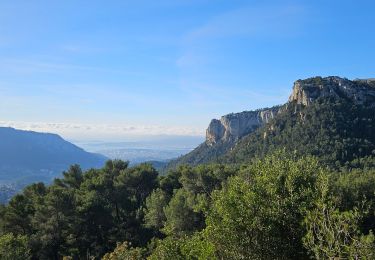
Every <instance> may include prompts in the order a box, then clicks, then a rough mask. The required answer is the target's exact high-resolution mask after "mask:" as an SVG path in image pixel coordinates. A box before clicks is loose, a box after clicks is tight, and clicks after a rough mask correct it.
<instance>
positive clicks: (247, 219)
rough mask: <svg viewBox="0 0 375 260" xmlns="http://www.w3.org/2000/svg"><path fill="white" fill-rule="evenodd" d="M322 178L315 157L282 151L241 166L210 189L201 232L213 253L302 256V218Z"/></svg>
mask: <svg viewBox="0 0 375 260" xmlns="http://www.w3.org/2000/svg"><path fill="white" fill-rule="evenodd" d="M325 181H326V179H325V178H324V175H323V170H322V169H321V168H320V167H319V166H318V163H317V161H316V160H314V159H312V158H304V159H299V160H297V159H294V158H288V157H287V156H286V154H285V153H277V154H275V155H273V156H269V157H266V158H265V159H264V160H262V161H257V162H256V163H254V164H253V165H250V166H249V167H244V168H243V169H242V170H241V174H240V175H239V176H236V177H234V178H231V179H230V181H229V183H228V185H226V186H225V187H224V189H223V190H221V191H217V192H214V200H213V206H212V208H211V210H210V212H209V215H208V217H207V228H206V230H205V232H206V236H207V239H208V240H210V241H211V242H212V243H213V244H214V246H215V251H216V254H217V256H218V258H225V259H302V258H305V257H306V250H305V249H304V247H303V245H302V237H303V235H304V227H303V226H302V225H301V223H302V220H303V218H304V213H305V212H306V211H307V210H308V209H310V208H311V207H312V206H313V204H314V201H315V199H316V196H317V194H319V193H320V192H321V191H320V189H321V186H322V185H324V183H325Z"/></svg>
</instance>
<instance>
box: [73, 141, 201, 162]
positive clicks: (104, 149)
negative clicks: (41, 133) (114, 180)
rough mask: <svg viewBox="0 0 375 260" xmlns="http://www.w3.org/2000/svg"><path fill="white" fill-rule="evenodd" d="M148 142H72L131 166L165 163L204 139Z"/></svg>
mask: <svg viewBox="0 0 375 260" xmlns="http://www.w3.org/2000/svg"><path fill="white" fill-rule="evenodd" d="M145 139H149V140H144V141H132V142H121V141H118V142H114V141H111V142H105V141H91V142H80V141H72V142H73V143H75V144H77V145H78V146H80V147H82V148H83V149H85V150H86V151H89V152H93V153H99V154H102V155H104V156H106V157H108V158H111V159H121V160H125V161H129V162H130V163H131V164H137V163H142V162H146V161H161V162H166V161H168V160H171V159H175V158H177V157H180V156H182V155H185V154H187V153H189V152H191V151H192V150H193V149H194V148H195V147H197V146H198V145H199V144H200V143H202V142H203V141H204V137H199V136H197V137H194V136H192V137H189V136H181V137H178V136H167V137H163V136H157V137H153V138H145Z"/></svg>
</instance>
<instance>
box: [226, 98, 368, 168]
mask: <svg viewBox="0 0 375 260" xmlns="http://www.w3.org/2000/svg"><path fill="white" fill-rule="evenodd" d="M374 129H375V108H373V107H367V106H363V105H357V104H354V103H352V102H348V101H347V100H345V99H333V98H327V99H323V98H320V99H319V100H316V101H315V102H314V103H313V104H311V105H309V106H304V105H297V104H296V103H289V104H288V105H287V106H286V107H285V109H284V111H282V112H281V113H279V115H278V116H277V117H275V118H274V119H273V120H272V121H271V122H270V123H268V124H267V125H265V126H263V127H261V128H259V129H258V130H257V131H256V132H254V133H252V134H250V135H248V136H246V137H245V138H243V139H241V140H240V141H239V142H238V143H237V144H236V146H235V147H234V148H233V150H232V151H230V152H229V153H228V154H227V155H226V156H225V158H226V160H227V161H229V162H245V161H249V160H251V159H252V158H254V157H259V156H260V157H262V156H264V155H265V154H267V153H269V152H271V151H273V150H275V149H281V148H285V149H286V150H287V151H290V152H296V153H297V154H300V155H307V154H310V155H315V156H317V157H318V158H320V159H321V160H322V161H323V162H325V163H326V164H328V165H331V166H335V165H336V166H339V165H343V164H345V163H347V162H350V161H353V160H355V159H358V158H361V157H365V156H372V155H375V131H374Z"/></svg>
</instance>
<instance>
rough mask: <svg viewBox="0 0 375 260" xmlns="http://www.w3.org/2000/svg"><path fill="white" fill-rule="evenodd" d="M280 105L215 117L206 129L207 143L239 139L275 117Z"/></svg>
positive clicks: (212, 143)
mask: <svg viewBox="0 0 375 260" xmlns="http://www.w3.org/2000/svg"><path fill="white" fill-rule="evenodd" d="M278 110H279V107H273V108H270V109H263V110H257V111H244V112H241V113H235V114H233V113H232V114H229V115H225V116H222V117H221V118H220V120H217V119H213V120H212V121H211V123H210V125H209V126H208V128H207V130H206V144H208V145H214V144H216V143H218V142H230V141H237V140H238V139H239V138H241V137H243V136H245V135H247V134H249V133H250V132H252V131H254V130H255V129H256V128H258V127H259V126H261V125H263V124H265V123H267V122H268V121H269V120H270V119H271V118H273V117H274V116H275V115H276V114H277V112H278Z"/></svg>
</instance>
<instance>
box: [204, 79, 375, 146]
mask: <svg viewBox="0 0 375 260" xmlns="http://www.w3.org/2000/svg"><path fill="white" fill-rule="evenodd" d="M320 97H322V98H328V97H332V98H344V99H346V100H348V101H352V102H354V103H355V104H361V105H367V106H372V107H374V106H375V79H356V80H353V81H351V80H348V79H345V78H340V77H334V76H332V77H326V78H322V77H314V78H309V79H305V80H297V81H296V82H295V83H294V86H293V91H292V94H291V95H290V97H289V103H291V102H296V103H297V104H302V105H305V106H308V105H309V104H311V103H312V102H314V101H315V100H316V99H318V98H320ZM287 104H288V103H287ZM281 111H282V106H276V107H273V108H270V109H262V110H257V111H245V112H241V113H235V114H229V115H226V116H223V117H221V118H220V120H217V119H213V120H212V121H211V123H210V125H209V126H208V128H207V130H206V144H207V145H209V146H212V145H214V144H216V143H219V142H232V141H237V140H238V139H239V138H241V137H243V136H245V135H247V134H249V133H251V132H252V131H254V130H255V129H256V128H258V127H259V126H261V125H263V124H265V123H268V122H269V120H270V119H271V118H273V117H275V115H276V114H277V113H279V112H281Z"/></svg>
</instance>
